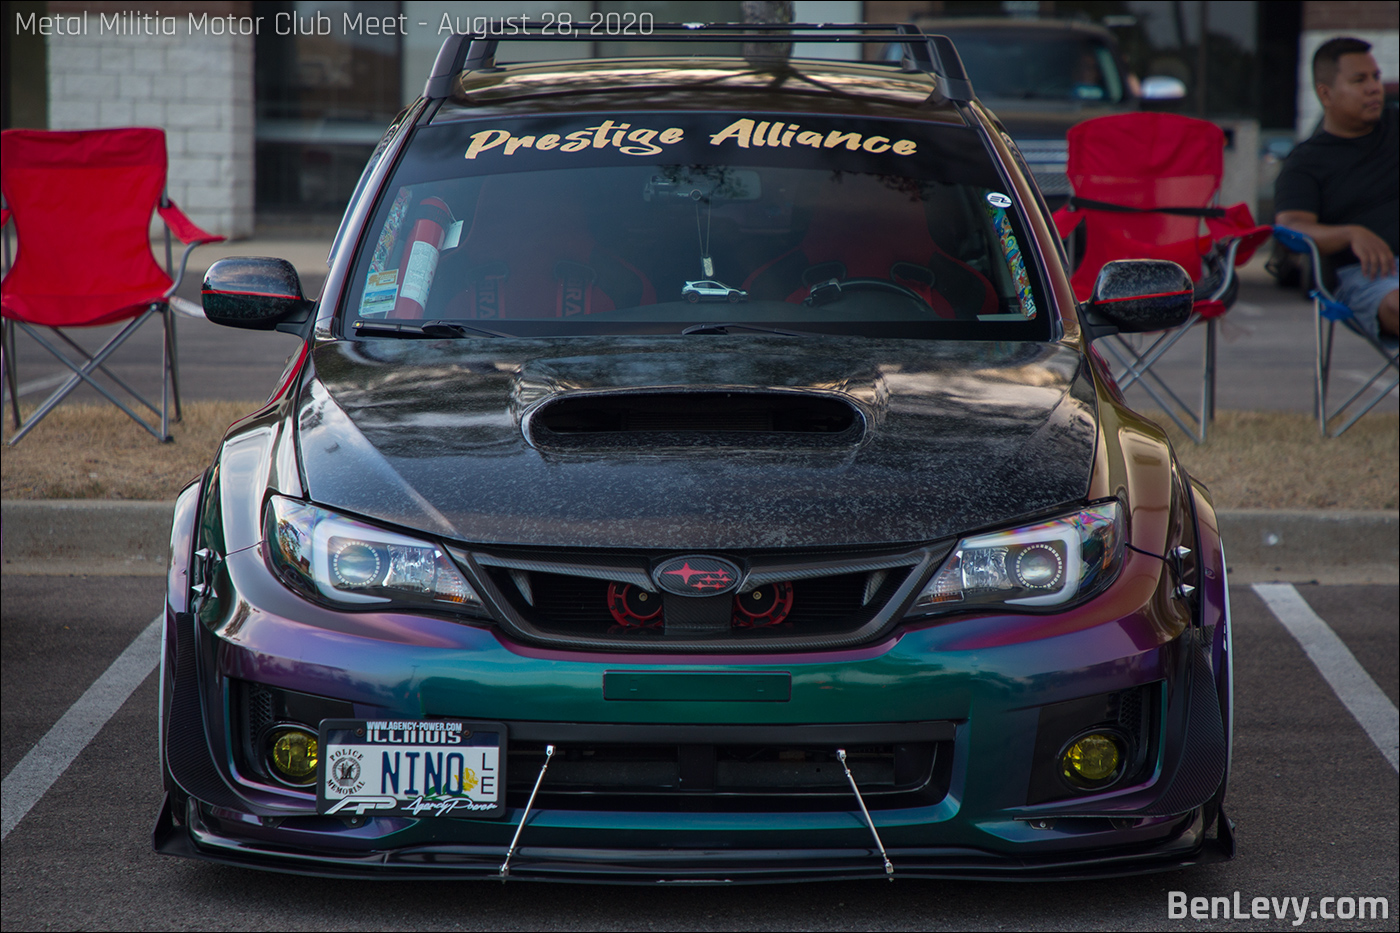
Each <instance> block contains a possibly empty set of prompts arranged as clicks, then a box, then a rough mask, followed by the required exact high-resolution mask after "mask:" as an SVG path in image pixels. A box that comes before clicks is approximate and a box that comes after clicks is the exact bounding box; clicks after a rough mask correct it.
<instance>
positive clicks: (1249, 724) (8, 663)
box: [0, 575, 1400, 930]
mask: <svg viewBox="0 0 1400 933" xmlns="http://www.w3.org/2000/svg"><path fill="white" fill-rule="evenodd" d="M55 583H56V581H55V578H53V577H29V576H22V575H9V576H6V577H5V599H4V602H3V606H0V638H2V639H3V643H2V647H3V679H2V680H0V685H2V687H0V701H2V704H0V726H2V728H0V752H3V755H0V757H2V758H3V767H4V770H5V772H6V774H7V775H9V774H11V771H12V768H13V766H14V764H15V762H17V761H19V760H20V759H21V758H22V757H24V756H25V755H26V754H27V752H28V751H29V749H30V748H32V747H34V746H35V745H36V743H39V742H40V740H41V739H42V738H43V737H44V736H45V735H46V734H48V733H51V732H52V731H54V728H55V725H56V724H58V723H60V721H61V720H64V719H65V713H68V712H69V711H70V710H72V709H73V708H74V707H75V704H78V705H80V701H81V700H82V698H85V697H87V696H90V695H91V694H92V692H93V690H92V689H91V685H92V684H93V682H94V681H95V680H97V679H98V678H99V677H101V676H102V675H103V672H104V671H107V670H110V668H109V665H112V663H113V660H114V659H116V658H118V657H119V656H121V655H122V653H123V651H124V649H125V648H126V647H127V646H128V645H129V644H130V643H131V642H132V641H133V640H134V639H136V638H137V637H138V635H139V633H141V632H142V631H143V630H146V629H147V628H148V627H149V626H150V625H151V622H152V619H153V617H154V616H155V615H156V613H157V610H158V609H159V607H160V603H161V586H162V584H161V581H160V580H159V579H158V578H154V577H137V578H125V579H123V578H113V577H83V576H74V577H69V578H66V579H65V580H64V581H63V583H62V585H58V586H56V585H55ZM1296 592H1297V593H1298V594H1299V595H1301V597H1302V598H1303V600H1305V601H1306V603H1307V605H1308V606H1310V607H1311V608H1312V609H1313V610H1314V611H1315V612H1316V613H1317V614H1318V615H1319V616H1321V617H1322V618H1323V619H1324V620H1325V622H1326V625H1327V627H1329V628H1330V630H1331V631H1333V632H1335V633H1336V635H1337V636H1338V638H1339V639H1340V641H1341V643H1343V644H1344V645H1345V646H1346V648H1348V649H1349V650H1350V653H1351V654H1352V655H1353V656H1354V657H1355V659H1356V661H1357V662H1359V665H1360V667H1361V668H1362V669H1364V672H1365V678H1366V679H1369V680H1371V681H1373V682H1374V684H1375V685H1377V686H1379V688H1380V691H1381V693H1383V695H1384V699H1383V700H1382V701H1381V702H1382V703H1385V702H1388V703H1389V704H1390V705H1389V710H1390V715H1392V716H1393V715H1394V710H1395V706H1394V705H1395V704H1396V703H1397V702H1400V682H1398V681H1400V673H1397V661H1396V659H1397V656H1400V644H1398V643H1397V620H1396V613H1395V606H1396V602H1397V596H1400V594H1398V593H1397V588H1396V587H1395V586H1298V587H1297V588H1296ZM1231 597H1232V601H1233V618H1234V624H1235V627H1236V631H1235V645H1236V651H1235V654H1236V661H1235V671H1236V678H1237V695H1236V709H1237V726H1236V732H1235V746H1234V748H1235V754H1234V761H1233V766H1232V775H1231V785H1230V792H1229V796H1228V797H1227V800H1226V809H1227V811H1228V812H1229V814H1230V816H1231V817H1232V818H1233V819H1234V821H1235V824H1236V833H1237V837H1238V842H1239V854H1238V856H1237V857H1236V859H1235V860H1234V861H1232V862H1229V863H1224V864H1216V865H1209V866H1198V867H1195V868H1190V869H1185V870H1178V871H1174V872H1169V873H1165V874H1158V875H1148V876H1142V877H1136V878H1124V879H1116V880H1108V881H1095V882H1077V883H1054V884H1016V883H993V882H976V883H974V882H929V881H912V880H902V879H899V878H898V866H896V880H895V882H894V883H893V884H889V883H886V882H883V881H869V882H846V883H837V884H830V883H827V884H820V885H768V886H758V887H743V888H725V889H720V888H714V887H706V888H693V887H682V888H666V887H654V888H651V889H648V890H645V891H643V890H637V889H614V888H606V887H599V886H572V885H568V886H565V885H557V886H544V885H538V884H528V883H511V884H505V885H502V884H498V883H493V882H478V883H435V884H417V883H404V882H383V883H373V882H370V883H366V882H364V881H329V880H323V879H314V880H308V879H304V878H298V877H295V876H286V875H272V874H265V873H261V872H256V871H252V870H247V869H238V868H231V867H225V866H218V865H209V864H204V863H197V862H190V861H185V860H179V859H173V858H168V857H164V856H158V855H156V854H154V853H153V852H152V851H151V848H150V830H151V826H152V823H153V821H154V818H155V814H156V809H157V807H158V806H159V803H160V797H161V791H160V778H159V770H158V766H157V760H156V747H155V743H156V722H155V715H156V714H155V711H156V702H157V677H156V676H155V675H154V674H152V675H150V676H147V677H145V678H144V680H139V681H137V682H138V683H139V686H137V687H136V688H135V690H134V691H133V692H131V693H130V695H129V697H128V698H127V699H126V700H125V702H119V703H117V704H116V706H115V712H114V713H113V714H112V715H111V716H110V718H109V719H106V720H105V722H104V723H102V724H101V727H100V729H98V730H97V731H96V734H95V736H94V737H93V738H92V740H91V741H89V742H87V743H86V744H84V745H82V746H81V748H80V749H79V750H78V751H77V754H76V757H74V758H73V760H72V763H71V764H69V765H68V766H67V767H66V768H65V769H62V770H60V769H58V768H55V769H54V770H55V772H56V773H54V774H52V775H51V776H49V778H47V780H51V782H52V783H51V786H49V787H48V789H47V792H46V793H44V794H43V795H42V796H41V797H40V798H39V799H38V802H37V803H36V804H35V805H34V806H33V808H32V809H30V810H29V811H28V813H27V814H26V815H25V816H24V818H23V819H22V820H20V821H19V822H18V823H17V824H16V825H15V827H14V829H13V830H12V831H11V832H10V833H9V835H8V836H7V837H6V838H5V840H4V843H3V847H0V863H3V864H0V878H3V885H0V889H2V890H3V898H2V900H0V907H2V908H3V910H2V912H0V918H2V919H0V927H3V929H4V930H45V929H95V930H125V929H198V930H234V929H279V930H346V929H366V930H381V929H386V930H408V929H413V930H419V929H444V930H478V929H483V930H484V929H520V930H585V929H637V930H646V929H694V930H778V929H833V930H929V929H948V930H955V929H979V930H992V929H1008V930H1048V929H1067V928H1073V929H1104V930H1178V929H1189V930H1199V929H1225V930H1236V929H1237V930H1282V929H1293V930H1332V929H1336V930H1363V929H1364V930H1373V929H1390V930H1393V929H1396V928H1397V924H1400V913H1397V910H1400V903H1397V900H1398V899H1397V895H1396V891H1397V886H1398V885H1400V845H1398V844H1397V825H1400V812H1397V809H1398V805H1397V801H1400V787H1397V777H1396V770H1395V768H1394V766H1393V765H1392V764H1391V762H1389V761H1387V759H1386V757H1385V754H1384V753H1383V752H1382V750H1381V749H1379V748H1378V747H1377V746H1376V744H1375V743H1374V742H1373V741H1372V740H1371V738H1370V737H1369V736H1368V735H1367V733H1366V731H1365V730H1364V729H1363V728H1362V726H1361V725H1360V724H1359V722H1358V720H1357V719H1356V717H1355V716H1354V715H1353V714H1352V713H1351V712H1349V710H1348V708H1347V706H1346V705H1345V704H1344V702H1343V698H1342V696H1343V695H1345V694H1346V693H1347V688H1346V687H1345V685H1343V686H1342V687H1340V688H1338V687H1334V686H1333V685H1332V684H1331V683H1329V681H1328V680H1327V679H1325V678H1324V676H1323V675H1322V674H1321V673H1320V671H1319V667H1318V666H1316V665H1315V664H1314V662H1313V661H1311V660H1310V659H1309V656H1308V655H1307V654H1306V653H1305V651H1304V649H1303V647H1302V646H1301V645H1300V644H1299V642H1298V641H1297V640H1295V638H1294V637H1293V636H1292V635H1291V634H1290V633H1289V631H1288V630H1287V629H1286V628H1285V627H1284V625H1283V624H1282V623H1281V621H1280V620H1279V618H1278V617H1277V616H1276V615H1275V614H1274V613H1273V612H1272V611H1271V610H1270V608H1269V607H1268V605H1266V603H1265V602H1264V600H1263V599H1261V597H1260V593H1259V591H1256V590H1255V589H1254V588H1252V587H1249V586H1241V585H1235V586H1232V587H1231ZM150 647H151V649H152V650H151V654H152V656H151V657H150V658H147V659H146V660H145V663H146V664H148V665H150V666H152V667H153V666H154V663H155V658H154V653H155V652H154V645H151V646H150ZM148 669H149V668H148ZM1339 690H1340V691H1341V693H1340V694H1339V692H1338V691H1339ZM67 718H68V719H70V720H71V718H72V717H71V716H69V717H67ZM1390 754H1391V756H1392V757H1393V756H1394V754H1395V753H1394V746H1393V744H1392V746H1391V752H1390ZM5 793H6V795H7V797H8V796H9V795H10V787H9V778H8V777H7V786H6V790H5ZM6 806H7V808H8V807H9V802H8V801H7V803H6ZM525 844H526V846H527V849H528V841H527V842H526V843H525ZM1197 898H1203V899H1206V900H1202V901H1194V899H1197ZM1255 898H1266V899H1268V900H1267V904H1268V907H1267V910H1266V913H1267V919H1256V918H1254V917H1253V905H1254V904H1255ZM1304 898H1306V899H1307V901H1306V903H1304V902H1303V899H1304ZM1324 898H1335V899H1339V900H1332V901H1326V902H1325V901H1324V900H1323V899H1324ZM1359 898H1382V899H1384V909H1385V911H1386V913H1385V915H1384V917H1383V918H1378V919H1348V918H1347V913H1348V912H1349V911H1351V910H1354V909H1358V905H1359V903H1360V902H1359V901H1358V900H1357V899H1359ZM1221 899H1223V900H1221ZM1193 902H1194V903H1195V904H1198V905H1204V906H1202V907H1201V909H1202V910H1203V911H1204V913H1205V918H1206V919H1204V920H1201V919H1192V918H1191V917H1190V915H1189V910H1190V907H1191V905H1192V904H1193ZM1237 904H1238V905H1239V909H1240V910H1241V911H1242V912H1243V913H1244V914H1246V915H1250V917H1249V919H1235V916H1234V910H1235V909H1236V905H1237ZM1276 904H1277V905H1281V909H1282V911H1283V916H1282V917H1279V916H1276V915H1275V914H1274V913H1273V911H1274V909H1275V905H1276ZM1173 905H1180V906H1179V907H1174V906H1173ZM1225 907H1228V909H1229V911H1230V913H1229V914H1227V915H1225V916H1223V917H1222V916H1221V915H1220V913H1219V912H1220V910H1221V909H1222V908H1225ZM1212 908H1214V909H1215V910H1216V912H1217V913H1216V917H1215V919H1213V920H1212V919H1210V913H1209V911H1210V910H1211V909H1212ZM1174 909H1175V910H1177V911H1178V913H1185V916H1179V915H1175V916H1174V915H1173V913H1172V911H1173V910H1174ZM1297 911H1301V913H1302V916H1301V918H1300V917H1299V916H1298V913H1297ZM1328 913H1332V914H1334V915H1338V916H1337V917H1336V918H1334V919H1328V918H1327V916H1326V915H1327V914H1328ZM1295 920H1298V921H1300V922H1296V923H1295Z"/></svg>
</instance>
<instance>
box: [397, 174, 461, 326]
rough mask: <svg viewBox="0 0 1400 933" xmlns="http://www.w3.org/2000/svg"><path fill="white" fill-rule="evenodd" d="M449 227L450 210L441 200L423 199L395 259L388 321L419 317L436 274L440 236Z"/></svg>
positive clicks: (443, 234) (421, 315) (442, 235)
mask: <svg viewBox="0 0 1400 933" xmlns="http://www.w3.org/2000/svg"><path fill="white" fill-rule="evenodd" d="M450 226H452V209H451V208H449V207H448V206H447V203H446V202H445V201H443V200H442V199H441V198H424V199H423V201H422V202H421V203H419V205H418V211H417V219H416V220H415V221H414V223H413V229H412V230H410V231H409V234H408V239H407V240H406V241H405V242H404V248H403V253H401V254H400V258H399V296H398V299H397V300H396V301H395V302H394V310H393V311H392V312H391V313H390V314H389V317H392V318H421V317H423V309H424V308H425V307H427V304H428V292H429V291H430V290H431V289H432V287H433V276H434V275H436V274H437V265H438V255H439V253H440V252H441V250H442V241H443V237H444V236H445V235H446V233H447V228H448V227H450Z"/></svg>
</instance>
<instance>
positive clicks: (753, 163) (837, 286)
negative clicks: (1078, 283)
mask: <svg viewBox="0 0 1400 933" xmlns="http://www.w3.org/2000/svg"><path fill="white" fill-rule="evenodd" d="M363 242H364V244H365V246H364V247H363V248H362V250H361V254H360V256H359V257H358V260H357V264H356V267H355V269H354V271H353V273H352V274H353V276H354V278H353V279H352V281H353V283H354V287H353V288H352V289H351V290H349V292H348V301H347V304H346V305H345V306H344V311H343V314H344V316H345V319H346V321H347V322H348V323H349V325H350V327H351V328H353V329H354V331H355V332H357V333H359V334H362V335H366V336H372V335H376V334H379V335H383V334H389V333H414V332H415V330H416V331H418V332H422V331H424V330H425V325H431V326H428V327H426V330H427V331H428V332H429V335H444V336H445V335H448V333H449V331H451V329H452V328H451V327H449V326H448V325H449V324H453V323H454V322H455V324H456V325H457V327H456V331H457V332H458V333H460V334H461V335H463V336H467V335H490V334H498V335H499V334H509V335H521V336H525V335H529V336H534V335H553V334H584V333H591V334H597V333H656V332H677V331H680V330H684V329H686V328H687V327H693V325H695V324H699V323H707V324H723V325H725V326H726V327H736V328H737V327H742V326H743V325H754V326H750V327H749V328H748V329H751V330H753V329H759V327H758V326H757V325H766V326H767V327H768V328H771V329H776V330H781V331H783V332H792V331H799V332H806V331H814V332H828V333H832V332H834V333H861V334H869V335H872V336H876V335H879V336H885V335H888V336H895V335H907V336H923V335H928V336H939V337H951V338H956V339H1046V337H1047V336H1048V334H1049V332H1050V330H1049V327H1050V325H1049V323H1048V321H1047V318H1048V317H1049V315H1048V313H1047V311H1046V308H1047V303H1046V301H1045V300H1044V298H1043V295H1042V290H1041V287H1040V285H1039V281H1040V279H1039V275H1038V274H1037V272H1036V270H1035V269H1034V268H1033V267H1032V263H1031V262H1030V260H1029V258H1028V257H1027V256H1026V255H1025V254H1023V252H1022V244H1023V243H1026V242H1027V235H1026V231H1025V228H1024V225H1023V221H1022V217H1021V214H1020V210H1019V208H1018V207H1017V205H1016V204H1015V202H1014V200H1013V198H1012V197H1011V196H1010V193H1009V192H1008V190H1007V189H1006V185H1005V183H1004V182H1002V181H1001V180H1000V179H999V176H998V174H997V172H996V170H995V169H994V168H993V166H992V163H991V161H990V158H989V156H988V155H987V153H986V150H985V148H984V147H983V146H982V144H981V142H980V140H979V139H978V137H977V136H976V134H975V133H973V131H971V130H969V129H967V128H965V127H960V126H947V125H935V124H927V123H920V122H913V121H898V122H896V121H871V120H853V119H842V118H835V117H807V116H805V115H804V116H802V117H799V118H794V117H792V116H786V117H784V116H782V115H777V116H772V117H769V118H763V117H761V116H757V115H754V116H742V117H741V116H736V115H733V114H666V113H643V114H630V115H622V116H618V115H611V116H606V117H604V116H596V115H594V116H589V115H582V116H578V115H575V116H571V117H568V118H548V119H541V118H531V119H519V120H499V121H472V122H465V121H462V122H453V123H447V124H444V125H438V126H430V127H426V128H421V129H419V130H418V131H417V133H416V135H415V137H414V139H413V140H412V141H411V142H410V145H409V150H408V152H407V154H406V155H405V156H404V158H403V159H402V160H401V162H400V164H399V166H398V167H397V168H396V170H395V173H394V176H393V178H392V180H391V181H390V183H389V184H388V185H387V186H386V188H385V189H384V193H383V194H382V195H381V197H380V203H379V204H378V206H377V208H376V212H375V216H374V219H373V221H372V222H371V235H370V236H368V237H366V238H365V239H364V241H363Z"/></svg>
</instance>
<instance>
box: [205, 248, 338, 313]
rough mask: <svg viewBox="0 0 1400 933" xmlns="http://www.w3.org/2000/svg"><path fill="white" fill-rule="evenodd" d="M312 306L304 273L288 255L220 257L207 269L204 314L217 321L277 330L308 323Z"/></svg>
mask: <svg viewBox="0 0 1400 933" xmlns="http://www.w3.org/2000/svg"><path fill="white" fill-rule="evenodd" d="M311 306H312V302H310V301H308V300H307V299H306V298H305V297H303V296H302V293H301V277H300V276H298V275H297V270H296V268H295V267H294V266H293V265H292V264H291V263H290V262H287V260H285V259H272V258H270V257H267V256H239V257H236V258H232V259H220V260H219V261H218V262H216V263H214V264H213V265H212V266H210V267H209V271H208V272H206V273H204V316H205V317H207V318H208V319H209V320H211V321H213V322H214V323H215V324H223V325H224V326H225V327H243V328H247V329H249V330H274V329H277V328H278V325H279V324H284V323H286V324H302V323H304V322H305V321H306V319H307V317H308V315H309V314H310V312H311Z"/></svg>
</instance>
